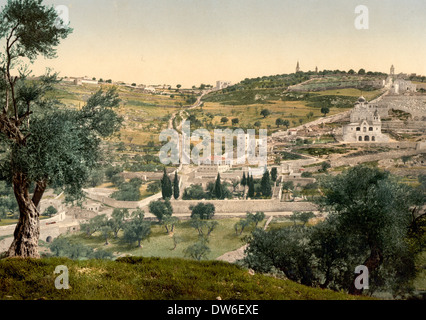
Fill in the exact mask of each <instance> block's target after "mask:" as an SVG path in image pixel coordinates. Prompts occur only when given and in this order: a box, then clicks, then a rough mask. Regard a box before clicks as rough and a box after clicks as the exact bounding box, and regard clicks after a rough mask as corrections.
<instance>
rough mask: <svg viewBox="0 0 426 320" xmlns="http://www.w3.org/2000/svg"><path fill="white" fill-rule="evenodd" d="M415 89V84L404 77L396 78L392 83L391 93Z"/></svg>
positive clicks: (402, 92)
mask: <svg viewBox="0 0 426 320" xmlns="http://www.w3.org/2000/svg"><path fill="white" fill-rule="evenodd" d="M416 91H417V86H416V85H415V84H413V83H412V82H411V81H408V80H404V79H396V80H394V81H393V83H392V87H391V93H393V94H404V93H413V92H416Z"/></svg>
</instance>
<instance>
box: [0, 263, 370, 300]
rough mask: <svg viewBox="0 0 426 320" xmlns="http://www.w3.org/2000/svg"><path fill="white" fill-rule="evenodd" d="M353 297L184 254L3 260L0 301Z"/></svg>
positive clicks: (339, 298)
mask: <svg viewBox="0 0 426 320" xmlns="http://www.w3.org/2000/svg"><path fill="white" fill-rule="evenodd" d="M58 265H64V266H66V267H67V268H68V271H69V285H70V288H69V289H68V290H57V289H56V288H55V285H54V283H55V279H56V277H57V276H58V274H55V273H54V271H55V268H56V266H58ZM217 297H221V298H222V299H223V300H355V299H367V297H355V296H350V295H347V294H344V293H339V292H334V291H330V290H323V289H317V288H310V287H306V286H303V285H300V284H297V283H294V282H292V281H290V280H284V279H277V278H274V277H270V276H265V275H261V274H254V275H251V274H250V273H249V272H248V270H246V269H243V268H241V267H238V266H236V265H232V264H228V263H224V262H218V261H208V262H195V261H190V260H184V259H160V258H140V257H139V258H121V259H118V260H116V261H105V260H87V261H73V260H68V259H64V258H48V259H40V260H31V259H28V260H20V259H4V260H0V300H38V299H44V300H86V299H89V300H215V299H216V298H217Z"/></svg>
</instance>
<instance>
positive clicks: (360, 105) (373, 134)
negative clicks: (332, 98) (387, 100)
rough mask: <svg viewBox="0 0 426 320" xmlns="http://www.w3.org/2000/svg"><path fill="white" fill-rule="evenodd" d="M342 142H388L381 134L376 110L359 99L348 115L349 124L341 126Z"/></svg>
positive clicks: (380, 123) (363, 99)
mask: <svg viewBox="0 0 426 320" xmlns="http://www.w3.org/2000/svg"><path fill="white" fill-rule="evenodd" d="M343 141H344V142H388V141H389V137H388V136H387V135H385V134H383V133H382V121H381V119H380V114H379V112H378V110H377V108H372V106H370V105H369V103H368V101H367V100H366V99H365V98H364V97H360V98H359V99H358V101H357V103H356V104H355V107H354V109H353V110H352V112H351V115H350V123H349V124H347V125H344V126H343Z"/></svg>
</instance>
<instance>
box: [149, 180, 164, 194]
mask: <svg viewBox="0 0 426 320" xmlns="http://www.w3.org/2000/svg"><path fill="white" fill-rule="evenodd" d="M160 190H161V181H154V182H151V183H150V184H149V185H148V187H147V188H146V191H148V192H150V193H153V194H155V193H158V192H160Z"/></svg>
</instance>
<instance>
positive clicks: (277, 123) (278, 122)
mask: <svg viewBox="0 0 426 320" xmlns="http://www.w3.org/2000/svg"><path fill="white" fill-rule="evenodd" d="M283 121H284V120H283V119H281V118H278V119H277V120H275V124H276V125H277V128H279V127H280V126H281V125H282V124H283Z"/></svg>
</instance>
